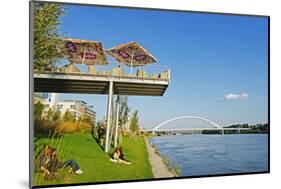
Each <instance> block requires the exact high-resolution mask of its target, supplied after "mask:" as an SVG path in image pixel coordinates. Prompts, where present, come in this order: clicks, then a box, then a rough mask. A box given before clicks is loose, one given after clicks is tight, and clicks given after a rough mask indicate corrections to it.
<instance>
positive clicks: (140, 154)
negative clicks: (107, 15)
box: [34, 134, 153, 186]
mask: <svg viewBox="0 0 281 189" xmlns="http://www.w3.org/2000/svg"><path fill="white" fill-rule="evenodd" d="M36 143H37V144H50V143H51V144H55V143H56V140H54V141H51V140H50V139H46V138H45V139H39V140H38V141H36ZM61 144H62V149H63V152H62V154H63V155H62V156H61V157H60V160H62V161H65V160H68V159H74V160H75V161H77V163H78V164H79V166H80V167H81V169H82V170H83V171H84V173H83V174H82V175H76V174H68V173H67V170H62V171H61V172H60V174H62V175H64V179H63V180H51V181H46V180H44V179H43V178H42V176H40V175H39V174H37V173H36V174H35V181H34V184H35V185H36V186H38V185H51V184H69V183H86V182H103V181H117V180H132V179H134V180H135V179H148V178H153V173H152V170H151V165H150V163H149V160H148V155H147V151H146V146H145V143H144V139H143V138H140V139H137V140H133V139H130V138H128V137H124V138H123V150H124V153H125V157H126V159H128V160H130V161H131V162H132V164H131V165H125V164H116V163H113V162H111V161H109V155H108V154H107V153H105V152H104V151H103V150H102V148H101V147H100V146H99V145H98V144H97V143H96V141H95V140H94V139H93V138H92V136H91V134H67V135H65V136H64V138H63V140H62V143H61Z"/></svg>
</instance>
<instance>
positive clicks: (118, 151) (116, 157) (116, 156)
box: [110, 146, 131, 165]
mask: <svg viewBox="0 0 281 189" xmlns="http://www.w3.org/2000/svg"><path fill="white" fill-rule="evenodd" d="M112 157H113V158H110V161H112V162H114V163H124V164H127V165H129V164H131V162H130V161H128V160H126V159H125V157H124V153H123V150H122V146H121V147H119V148H118V147H117V148H115V150H114V152H113V154H112Z"/></svg>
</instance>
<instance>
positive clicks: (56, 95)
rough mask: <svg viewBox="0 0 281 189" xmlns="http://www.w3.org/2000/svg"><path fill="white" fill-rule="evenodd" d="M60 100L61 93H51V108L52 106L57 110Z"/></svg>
mask: <svg viewBox="0 0 281 189" xmlns="http://www.w3.org/2000/svg"><path fill="white" fill-rule="evenodd" d="M58 101H59V93H51V98H50V108H52V109H53V110H56V109H57V105H58Z"/></svg>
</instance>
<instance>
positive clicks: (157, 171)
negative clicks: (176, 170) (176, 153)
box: [145, 139, 175, 178]
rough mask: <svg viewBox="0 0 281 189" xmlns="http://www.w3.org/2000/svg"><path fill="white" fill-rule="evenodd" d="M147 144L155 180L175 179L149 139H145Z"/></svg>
mask: <svg viewBox="0 0 281 189" xmlns="http://www.w3.org/2000/svg"><path fill="white" fill-rule="evenodd" d="M145 144H146V148H147V153H148V158H149V161H150V164H151V167H152V172H153V175H154V178H167V177H175V175H174V174H173V173H172V172H171V171H170V170H169V169H168V168H167V166H166V165H165V163H164V162H163V161H162V158H161V157H160V156H159V155H158V154H156V153H155V150H154V148H153V147H152V146H151V145H150V144H149V142H148V140H147V139H145Z"/></svg>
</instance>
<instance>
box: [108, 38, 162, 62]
mask: <svg viewBox="0 0 281 189" xmlns="http://www.w3.org/2000/svg"><path fill="white" fill-rule="evenodd" d="M106 52H107V53H108V54H109V55H111V56H112V57H114V58H115V59H116V60H117V61H118V62H120V63H124V64H126V65H127V66H129V67H137V66H144V65H146V64H151V63H154V62H157V59H156V58H155V57H153V56H152V55H151V54H150V53H149V52H148V51H147V50H146V49H144V48H143V47H142V46H141V45H139V44H138V43H137V42H135V41H133V42H130V43H127V44H122V45H118V46H116V47H113V48H111V49H108V50H106Z"/></svg>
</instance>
